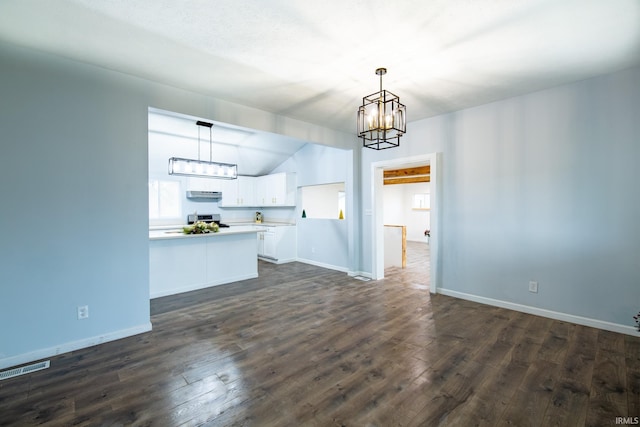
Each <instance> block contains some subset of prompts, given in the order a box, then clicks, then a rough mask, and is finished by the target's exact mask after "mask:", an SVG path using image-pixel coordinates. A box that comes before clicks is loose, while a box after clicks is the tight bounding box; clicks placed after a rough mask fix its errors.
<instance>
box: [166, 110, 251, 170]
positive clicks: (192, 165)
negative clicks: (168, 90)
mask: <svg viewBox="0 0 640 427" xmlns="http://www.w3.org/2000/svg"><path fill="white" fill-rule="evenodd" d="M196 125H198V160H194V159H182V158H179V157H172V158H170V159H169V175H185V176H201V177H205V178H220V179H236V178H237V177H238V165H234V164H231V163H219V162H214V161H212V160H211V159H212V157H213V141H212V139H211V128H212V127H213V123H207V122H201V121H197V122H196ZM201 127H208V128H209V161H208V162H207V161H205V160H200V128H201Z"/></svg>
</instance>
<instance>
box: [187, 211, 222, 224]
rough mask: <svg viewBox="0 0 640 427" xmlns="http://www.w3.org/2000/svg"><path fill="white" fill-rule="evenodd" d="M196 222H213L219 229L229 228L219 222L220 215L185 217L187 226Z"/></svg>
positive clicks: (190, 215)
mask: <svg viewBox="0 0 640 427" xmlns="http://www.w3.org/2000/svg"><path fill="white" fill-rule="evenodd" d="M196 221H202V222H206V223H211V222H215V223H216V224H218V226H219V227H229V226H228V225H227V224H223V223H221V222H220V214H189V215H187V224H189V225H191V224H193V223H194V222H196Z"/></svg>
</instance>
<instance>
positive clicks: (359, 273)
mask: <svg viewBox="0 0 640 427" xmlns="http://www.w3.org/2000/svg"><path fill="white" fill-rule="evenodd" d="M347 274H348V275H349V276H351V277H355V276H362V277H366V278H367V279H371V278H372V277H373V275H372V274H371V273H369V272H367V271H349V272H347Z"/></svg>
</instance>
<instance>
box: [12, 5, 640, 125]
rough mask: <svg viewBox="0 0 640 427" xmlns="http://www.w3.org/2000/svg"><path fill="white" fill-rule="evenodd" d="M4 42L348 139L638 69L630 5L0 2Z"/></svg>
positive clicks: (637, 13) (638, 35)
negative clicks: (382, 118)
mask: <svg viewBox="0 0 640 427" xmlns="http://www.w3.org/2000/svg"><path fill="white" fill-rule="evenodd" d="M0 40H5V41H9V42H12V43H16V44H19V45H22V46H27V47H32V48H36V49H40V50H43V51H47V52H52V53H55V54H58V55H62V56H65V57H68V58H72V59H76V60H79V61H84V62H87V63H91V64H95V65H98V66H101V67H105V68H109V69H113V70H118V71H122V72H125V73H130V74H133V75H137V76H141V77H143V78H147V79H150V80H154V81H158V82H162V83H166V84H169V85H173V86H177V87H182V88H185V89H189V90H194V91H197V92H201V93H205V94H209V95H212V96H215V97H218V98H223V99H227V100H230V101H234V102H237V103H240V104H245V105H249V106H253V107H257V108H260V109H263V110H267V111H271V112H274V113H278V114H282V115H286V116H290V117H293V118H297V119H301V120H304V121H308V122H312V123H317V124H321V125H325V126H329V127H333V128H336V129H341V130H344V131H348V132H354V131H355V130H354V128H355V111H356V109H357V106H358V105H359V104H360V103H361V102H362V97H363V96H364V95H368V94H370V93H373V92H376V91H377V90H378V84H379V83H378V78H377V76H376V75H375V74H374V70H375V69H376V68H377V67H386V68H387V69H388V70H389V72H388V74H387V75H386V76H385V78H384V88H385V89H388V90H390V91H391V92H393V93H395V94H397V95H399V96H400V99H401V101H402V102H403V103H404V104H405V105H406V106H407V113H408V118H409V121H412V120H417V119H421V118H425V117H429V116H433V115H437V114H440V113H443V112H448V111H453V110H459V109H462V108H466V107H470V106H475V105H480V104H483V103H487V102H490V101H494V100H497V99H503V98H506V97H510V96H515V95H519V94H523V93H527V92H532V91H535V90H539V89H543V88H547V87H552V86H556V85H559V84H563V83H568V82H572V81H577V80H581V79H585V78H588V77H592V76H595V75H599V74H604V73H607V72H611V71H616V70H620V69H624V68H628V67H630V66H634V65H637V64H640V1H638V0H608V1H607V0H397V1H389V0H385V1H381V0H368V1H363V0H351V1H348V0H323V1H315V2H313V1H307V0H216V1H209V0H182V1H175V0H135V1H132V0H103V1H97V0H2V1H0Z"/></svg>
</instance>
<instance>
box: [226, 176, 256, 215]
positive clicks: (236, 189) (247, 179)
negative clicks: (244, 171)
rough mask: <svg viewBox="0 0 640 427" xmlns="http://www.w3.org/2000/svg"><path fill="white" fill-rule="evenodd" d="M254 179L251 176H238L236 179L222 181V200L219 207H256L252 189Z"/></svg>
mask: <svg viewBox="0 0 640 427" xmlns="http://www.w3.org/2000/svg"><path fill="white" fill-rule="evenodd" d="M255 180H256V178H255V177H253V176H239V177H238V178H237V179H229V180H223V181H221V182H222V190H221V191H222V200H221V201H220V207H223V208H235V207H252V206H256V204H255V197H254V187H255Z"/></svg>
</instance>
